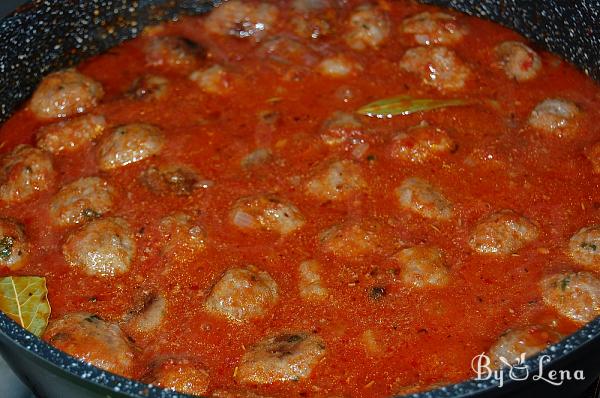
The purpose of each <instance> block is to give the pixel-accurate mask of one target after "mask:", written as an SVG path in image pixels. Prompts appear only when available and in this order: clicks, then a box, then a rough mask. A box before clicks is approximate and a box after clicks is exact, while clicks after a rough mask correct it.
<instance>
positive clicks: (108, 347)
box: [44, 312, 134, 376]
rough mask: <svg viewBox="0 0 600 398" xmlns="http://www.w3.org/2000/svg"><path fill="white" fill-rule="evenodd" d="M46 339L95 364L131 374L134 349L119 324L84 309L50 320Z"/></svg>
mask: <svg viewBox="0 0 600 398" xmlns="http://www.w3.org/2000/svg"><path fill="white" fill-rule="evenodd" d="M44 339H45V340H47V341H48V342H49V343H50V344H52V345H53V346H54V347H56V348H58V349H59V350H62V351H65V352H66V353H68V354H70V355H73V356H75V357H77V358H79V359H82V360H84V361H86V362H88V363H90V364H92V365H94V366H97V367H99V368H102V369H104V370H108V371H109V372H112V373H116V374H118V375H122V376H128V375H131V371H132V367H133V356H134V350H133V347H132V346H131V344H130V343H129V341H128V340H127V337H126V336H125V334H123V332H122V331H121V329H120V328H119V326H117V325H115V324H112V323H109V322H106V321H103V320H102V319H100V318H99V317H97V316H95V315H92V314H87V313H83V312H76V313H71V314H67V315H65V316H63V317H62V318H59V319H55V320H53V321H51V322H50V324H49V325H48V329H47V330H46V332H45V334H44Z"/></svg>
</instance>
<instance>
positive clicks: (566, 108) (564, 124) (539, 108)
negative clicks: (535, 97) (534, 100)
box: [528, 98, 581, 138]
mask: <svg viewBox="0 0 600 398" xmlns="http://www.w3.org/2000/svg"><path fill="white" fill-rule="evenodd" d="M580 116H581V110H580V109H579V107H578V106H577V105H576V104H575V103H574V102H572V101H568V100H565V99H560V98H548V99H546V100H544V101H542V102H540V103H539V104H537V105H536V106H535V108H534V109H533V111H531V115H529V120H528V123H529V125H530V126H531V127H533V128H534V129H536V130H538V131H540V132H542V133H546V134H550V135H554V136H556V137H559V138H560V137H569V136H572V135H574V134H575V133H576V132H577V130H578V124H579V123H578V118H579V117H580Z"/></svg>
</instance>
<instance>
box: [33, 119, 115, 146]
mask: <svg viewBox="0 0 600 398" xmlns="http://www.w3.org/2000/svg"><path fill="white" fill-rule="evenodd" d="M105 128H106V119H105V118H104V116H97V115H83V116H79V117H77V118H74V119H70V120H65V121H61V122H58V123H53V124H49V125H47V126H44V127H42V128H40V129H39V130H38V132H37V134H36V145H37V147H38V148H41V149H43V150H45V151H47V152H51V153H53V154H58V153H61V152H75V151H78V150H80V149H82V148H83V147H85V146H86V145H88V144H89V143H90V142H92V141H93V140H95V139H96V138H98V137H100V136H101V135H102V133H103V132H104V129H105Z"/></svg>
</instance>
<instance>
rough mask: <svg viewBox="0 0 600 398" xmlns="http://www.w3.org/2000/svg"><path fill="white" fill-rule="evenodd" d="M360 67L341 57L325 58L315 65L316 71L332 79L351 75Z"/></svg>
mask: <svg viewBox="0 0 600 398" xmlns="http://www.w3.org/2000/svg"><path fill="white" fill-rule="evenodd" d="M360 69H361V67H360V65H358V64H357V63H356V62H354V61H351V60H350V59H348V58H347V57H345V56H343V55H335V56H332V57H328V58H325V59H324V60H322V61H321V62H319V64H318V65H317V71H318V72H319V73H320V74H322V75H324V76H329V77H333V78H343V77H347V76H350V75H352V74H353V73H355V72H356V71H357V70H360Z"/></svg>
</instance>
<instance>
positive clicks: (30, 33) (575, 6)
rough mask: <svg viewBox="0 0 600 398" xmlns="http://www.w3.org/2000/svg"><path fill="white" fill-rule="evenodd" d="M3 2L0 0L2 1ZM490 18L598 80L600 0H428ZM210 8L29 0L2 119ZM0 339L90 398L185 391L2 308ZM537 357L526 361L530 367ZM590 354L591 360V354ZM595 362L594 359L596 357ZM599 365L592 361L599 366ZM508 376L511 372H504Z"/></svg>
mask: <svg viewBox="0 0 600 398" xmlns="http://www.w3.org/2000/svg"><path fill="white" fill-rule="evenodd" d="M0 1H1V0H0ZM425 2H426V3H431V4H439V5H445V6H450V7H453V8H456V9H458V10H461V11H464V12H467V13H469V14H473V15H478V16H483V17H487V18H490V19H492V20H494V21H497V22H500V23H502V24H504V25H507V26H509V27H511V28H514V29H516V30H518V31H519V32H521V33H523V34H525V35H526V36H527V37H528V38H530V39H531V40H533V41H535V42H537V43H538V44H539V45H541V46H546V47H547V48H549V49H550V50H552V51H554V52H556V53H559V54H562V55H563V56H564V57H565V58H567V59H569V60H571V61H572V62H574V63H575V64H577V65H578V66H579V67H581V68H582V69H583V70H585V71H586V72H587V73H588V74H589V75H590V76H592V77H594V78H595V79H597V80H600V1H594V0H580V1H568V0H556V1H550V0H540V1H530V0H520V1H519V0H506V1H503V0H485V1H479V0H441V1H433V0H426V1H425ZM210 7H211V2H210V1H200V0H196V1H194V0H181V1H172V0H157V1H149V0H138V1H126V0H78V1H75V0H73V1H63V0H47V1H42V0H38V1H34V2H33V3H31V4H29V5H27V6H25V7H23V8H21V9H20V10H19V11H18V12H16V13H14V14H12V15H11V16H9V17H8V18H6V19H4V20H2V21H1V22H0V120H5V119H6V118H7V117H8V116H9V115H10V114H11V112H12V111H13V110H14V109H15V107H17V106H19V105H20V104H21V103H22V102H23V101H24V100H25V99H26V98H27V97H28V96H29V95H30V94H31V92H32V90H33V89H34V87H35V86H36V85H37V83H38V81H39V80H40V79H41V77H42V76H43V75H45V74H47V73H48V72H50V71H52V70H55V69H59V68H63V67H65V66H67V65H72V64H75V63H77V62H78V61H80V60H81V59H83V58H85V57H88V56H90V55H94V54H97V53H99V52H102V51H104V50H106V49H108V48H110V47H112V46H114V45H116V44H118V43H119V42H121V41H123V40H125V39H128V38H131V37H134V36H136V35H137V34H138V33H139V32H140V29H142V28H143V27H144V26H145V25H147V24H151V23H156V22H159V21H163V20H168V19H173V18H175V17H176V16H177V15H179V14H181V13H200V12H204V11H207V10H208V9H210ZM0 332H1V333H2V334H3V335H0V342H7V341H8V342H9V343H10V344H15V345H17V346H19V347H21V348H22V349H24V350H27V354H26V355H29V356H31V358H30V360H34V361H35V362H36V363H37V364H38V365H40V366H41V367H43V368H45V369H47V370H48V371H49V372H50V373H53V374H56V375H58V377H61V378H64V379H65V380H66V381H70V382H73V383H75V384H79V385H81V384H84V388H85V389H87V390H88V391H90V394H91V395H92V396H111V397H122V396H137V397H183V396H185V395H181V394H176V393H173V392H168V391H164V390H161V389H158V388H151V387H149V386H147V385H145V384H142V383H137V382H133V381H130V380H127V379H124V378H122V377H118V376H115V375H112V374H110V373H107V372H104V371H101V370H99V369H97V368H94V367H92V366H90V365H87V364H85V363H83V362H81V361H78V360H75V359H73V358H71V357H69V356H67V355H65V354H63V353H61V352H60V351H58V350H56V349H54V348H52V347H51V346H49V345H48V344H46V343H44V342H42V341H41V340H39V339H37V338H35V337H34V336H33V335H31V334H29V333H28V332H26V331H25V330H23V329H21V328H19V327H18V326H17V325H16V324H15V323H13V322H12V321H11V320H9V319H8V318H7V317H6V316H4V315H3V314H0ZM598 341H600V319H597V320H596V321H594V322H592V323H590V324H588V325H587V326H586V327H584V328H583V329H581V330H580V331H578V332H577V333H575V334H574V335H572V336H570V337H569V338H567V339H565V340H563V341H562V342H560V343H559V344H557V345H555V346H552V347H550V348H549V349H548V350H546V351H544V352H543V353H541V354H540V355H548V356H549V358H550V362H549V363H548V364H547V368H550V367H552V365H554V366H557V367H559V368H560V367H561V366H563V364H565V363H568V362H569V360H572V359H573V357H574V356H575V355H576V356H577V357H578V358H580V357H582V356H585V355H596V358H597V356H598V352H597V351H591V352H590V350H589V348H590V345H592V344H593V345H594V347H595V350H598V347H600V344H598ZM538 358H539V357H535V358H532V359H530V360H528V361H527V362H526V363H525V365H526V366H527V367H529V369H530V371H533V370H536V369H537V368H538ZM592 360H594V358H592ZM595 361H596V362H597V359H595ZM598 367H600V364H598V365H596V369H597V368H598ZM505 378H506V379H507V378H508V377H507V376H505ZM497 383H498V382H497V381H495V380H489V381H468V382H465V383H461V384H457V385H452V386H448V387H443V388H441V389H438V390H435V391H431V392H426V393H421V394H415V395H412V396H411V398H425V397H432V398H433V397H435V398H442V397H463V396H474V395H479V393H484V392H485V394H486V396H490V397H491V396H497V395H499V394H506V393H507V392H508V391H510V390H511V389H514V388H517V387H519V388H520V386H525V383H521V384H519V383H509V385H508V386H506V387H504V388H503V389H498V388H497Z"/></svg>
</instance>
